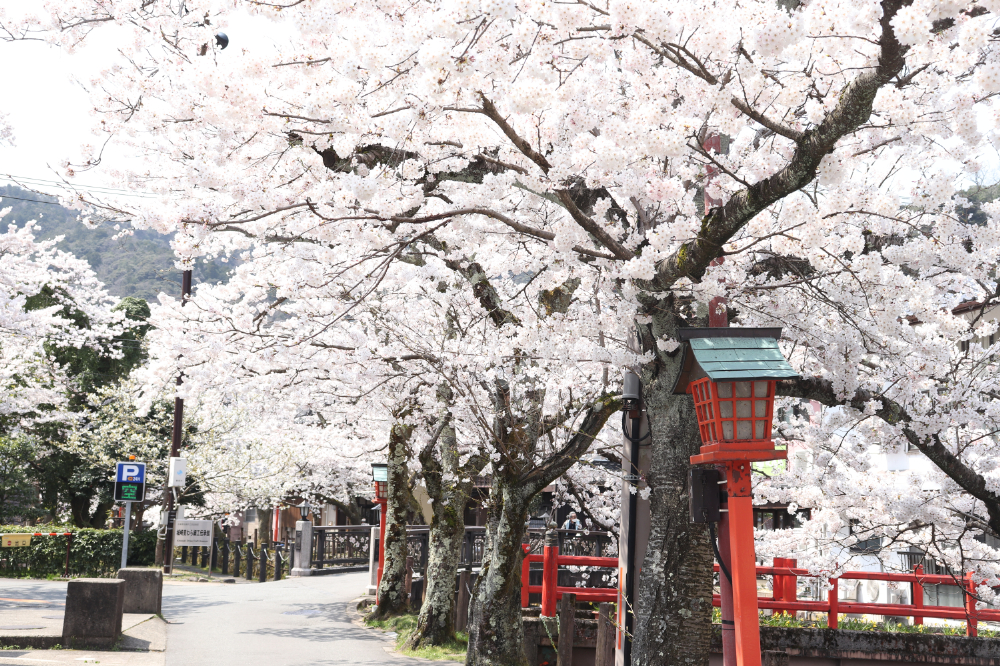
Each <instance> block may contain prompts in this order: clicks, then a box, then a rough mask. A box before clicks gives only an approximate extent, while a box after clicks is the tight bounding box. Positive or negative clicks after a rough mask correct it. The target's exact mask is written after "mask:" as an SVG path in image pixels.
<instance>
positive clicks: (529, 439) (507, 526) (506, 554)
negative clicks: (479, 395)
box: [466, 384, 621, 666]
mask: <svg viewBox="0 0 1000 666" xmlns="http://www.w3.org/2000/svg"><path fill="white" fill-rule="evenodd" d="M543 400H544V393H543V392H541V391H527V392H525V394H524V396H523V397H522V398H521V401H522V402H523V406H522V408H521V409H520V410H519V412H515V411H514V410H513V409H511V405H512V396H511V392H510V390H509V387H507V386H506V385H505V384H501V385H499V386H498V388H497V392H496V395H495V396H494V402H495V405H494V406H495V408H496V413H497V414H498V416H497V417H496V420H495V426H494V437H495V439H496V449H497V451H498V452H502V453H501V458H500V460H499V461H496V462H494V463H493V486H492V489H491V492H490V500H489V522H488V524H487V531H486V551H485V553H484V555H483V566H482V570H481V571H480V574H479V578H478V579H477V581H476V588H475V590H474V591H473V596H472V609H471V613H470V616H471V617H470V623H469V652H468V656H467V657H466V664H467V665H468V666H501V665H502V666H514V665H519V664H523V663H524V654H523V650H522V647H521V642H522V638H523V634H524V631H523V627H522V625H521V561H522V558H523V557H524V553H523V551H522V549H521V542H522V541H523V539H524V533H525V523H526V522H527V520H528V505H529V503H530V502H531V499H532V498H533V497H534V496H535V495H537V494H538V493H540V492H541V491H542V490H543V489H544V488H545V487H546V486H547V485H549V484H550V483H552V482H553V481H554V480H555V479H557V478H558V477H560V476H562V475H563V474H564V473H565V472H566V470H568V469H569V468H570V467H571V466H572V465H573V464H574V463H576V462H577V460H579V459H580V456H581V455H583V454H584V453H586V452H587V450H588V449H589V448H590V445H591V443H592V442H593V440H594V438H595V437H596V436H597V434H598V433H599V432H600V430H601V428H603V427H604V424H605V422H606V421H607V420H608V418H609V417H610V416H611V415H612V414H613V413H615V412H616V411H617V410H619V409H620V408H621V401H620V399H619V398H618V397H617V396H614V397H612V396H601V397H600V398H598V399H596V400H595V401H593V402H592V403H590V404H588V405H586V406H585V407H584V408H582V409H581V408H576V409H567V410H565V411H564V412H563V413H564V414H566V416H565V417H563V418H565V419H566V420H567V421H568V420H570V418H571V417H570V416H569V415H570V414H573V415H574V416H575V417H578V418H575V419H573V420H574V427H573V428H572V432H573V435H572V436H571V437H570V438H569V439H568V441H567V442H566V444H565V445H564V446H563V447H562V448H561V449H560V450H558V451H557V452H555V453H554V454H552V455H551V456H549V457H548V458H546V459H543V460H538V459H537V458H536V453H537V451H538V438H539V436H540V435H541V434H542V433H543V432H545V431H550V430H551V429H552V428H554V427H556V422H555V420H543V419H542V417H541V412H542V407H541V406H542V402H543ZM518 413H519V415H516V416H515V414H518Z"/></svg>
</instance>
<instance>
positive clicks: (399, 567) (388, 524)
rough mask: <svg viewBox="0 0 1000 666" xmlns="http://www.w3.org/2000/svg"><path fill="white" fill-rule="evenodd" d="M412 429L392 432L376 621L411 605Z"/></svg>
mask: <svg viewBox="0 0 1000 666" xmlns="http://www.w3.org/2000/svg"><path fill="white" fill-rule="evenodd" d="M412 434H413V427H412V426H410V425H406V424H403V423H397V424H396V425H394V426H393V427H392V430H391V431H390V433H389V461H388V465H389V470H388V472H389V482H388V503H387V506H386V516H385V547H384V549H383V552H384V553H385V564H384V565H383V567H382V580H381V581H380V582H379V586H378V605H377V606H376V607H375V610H374V611H373V612H372V616H373V617H374V618H376V619H384V618H389V617H393V616H395V615H402V614H403V613H405V612H406V611H407V610H408V609H409V607H410V605H409V599H408V598H407V595H406V509H407V505H408V504H409V495H410V486H409V483H408V481H409V478H408V477H409V472H408V471H407V464H406V461H407V459H408V458H409V442H410V436H411V435H412Z"/></svg>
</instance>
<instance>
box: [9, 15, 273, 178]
mask: <svg viewBox="0 0 1000 666" xmlns="http://www.w3.org/2000/svg"><path fill="white" fill-rule="evenodd" d="M30 5H31V2H29V1H27V0H0V8H2V9H4V10H5V11H6V12H7V13H8V15H17V14H18V13H19V12H23V11H25V10H26V8H27V7H29V6H30ZM220 29H221V30H224V31H225V32H226V34H227V35H229V37H230V47H229V49H227V52H226V53H227V55H229V56H230V57H238V56H239V55H240V54H241V50H242V49H249V48H258V49H260V48H265V49H267V48H273V45H274V42H275V38H276V37H278V36H280V35H281V34H282V33H283V32H284V31H283V30H282V28H281V26H280V25H276V24H275V23H273V22H271V21H268V20H266V19H262V18H255V17H250V16H247V15H245V14H237V15H235V16H231V17H229V18H228V19H227V21H226V24H225V25H224V26H222V27H221V28H220ZM115 30H116V29H115V28H114V27H110V26H102V27H101V29H100V33H101V35H100V37H101V38H100V39H97V40H88V41H86V42H85V43H84V44H85V46H84V47H82V48H79V49H78V50H77V51H76V52H74V53H73V54H72V55H67V54H66V53H65V52H63V51H62V50H61V49H59V48H56V47H53V46H49V45H48V44H45V43H43V42H37V41H28V42H13V43H12V42H4V41H0V63H3V66H4V70H3V77H2V83H0V89H2V91H3V93H2V94H0V112H3V113H8V114H9V120H10V123H11V125H12V126H13V127H14V140H15V146H14V147H13V148H11V147H7V146H0V185H7V184H10V180H7V179H6V178H7V174H11V175H14V176H23V177H28V178H33V179H44V180H59V179H60V178H63V177H65V174H64V169H63V168H62V167H61V165H62V163H63V161H64V160H67V159H68V160H70V161H72V162H77V161H79V160H78V157H79V154H80V153H79V146H80V145H82V144H85V143H93V144H94V145H99V143H100V142H101V141H103V140H104V139H103V137H102V138H100V139H95V138H94V135H93V134H92V133H91V131H90V128H91V126H92V125H93V124H94V122H95V117H94V116H93V115H91V113H90V105H89V97H88V94H87V92H86V91H85V90H84V88H83V85H82V84H81V83H80V81H89V80H90V79H91V77H92V76H93V75H94V73H95V72H98V71H100V70H101V69H103V68H104V67H105V66H106V64H107V63H110V62H111V60H112V59H113V58H114V56H115V39H114V38H115ZM234 45H235V46H236V47H237V48H238V49H240V50H233V46H234ZM123 159H125V160H127V159H128V156H127V155H124V154H122V153H121V151H120V150H117V149H116V148H115V146H114V144H113V143H112V144H110V145H109V146H108V147H107V148H106V149H105V153H104V163H105V164H110V163H111V162H119V163H120V161H121V160H123ZM72 182H73V183H74V184H75V185H76V186H78V187H82V188H86V186H88V185H92V186H101V185H106V184H107V183H106V182H105V181H104V179H103V178H102V175H101V171H100V167H98V168H97V169H95V170H93V171H90V172H85V173H81V174H79V175H78V176H77V177H76V178H74V179H73V181H72ZM32 185H33V187H34V189H44V186H43V185H42V184H41V183H37V182H36V181H32Z"/></svg>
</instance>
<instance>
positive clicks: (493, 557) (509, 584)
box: [465, 474, 535, 666]
mask: <svg viewBox="0 0 1000 666" xmlns="http://www.w3.org/2000/svg"><path fill="white" fill-rule="evenodd" d="M512 476H513V477H514V478H511V477H512ZM534 495H535V492H532V491H531V489H530V488H527V487H525V486H524V485H523V484H520V483H518V479H517V478H516V475H508V474H494V477H493V488H492V489H491V493H490V504H489V517H488V520H487V529H486V549H485V552H484V556H483V565H482V569H481V571H480V572H479V578H478V580H477V581H476V587H475V589H474V590H473V599H472V610H471V613H470V618H469V653H468V656H467V657H466V661H465V663H466V664H467V665H468V666H473V665H476V666H480V665H481V666H494V665H496V666H499V665H501V664H503V665H504V666H514V665H515V664H523V663H524V654H523V653H522V649H521V641H522V639H523V635H524V629H523V627H522V626H521V560H522V559H523V557H524V551H522V550H521V541H522V539H523V538H524V532H525V527H524V524H525V522H527V520H528V503H529V502H530V501H531V498H532V497H534Z"/></svg>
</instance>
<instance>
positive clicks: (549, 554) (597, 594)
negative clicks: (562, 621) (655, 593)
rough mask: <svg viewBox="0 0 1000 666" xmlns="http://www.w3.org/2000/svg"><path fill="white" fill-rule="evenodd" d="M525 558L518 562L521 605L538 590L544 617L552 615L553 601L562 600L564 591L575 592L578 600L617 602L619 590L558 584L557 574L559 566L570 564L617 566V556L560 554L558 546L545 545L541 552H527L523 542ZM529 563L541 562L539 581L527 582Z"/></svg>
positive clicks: (579, 565) (573, 565)
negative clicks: (540, 579)
mask: <svg viewBox="0 0 1000 666" xmlns="http://www.w3.org/2000/svg"><path fill="white" fill-rule="evenodd" d="M522 547H523V548H524V552H525V555H524V561H523V562H522V563H521V608H527V607H528V595H529V594H531V593H533V592H534V593H539V592H540V593H541V595H542V615H544V616H545V617H555V614H556V600H558V599H561V598H562V595H563V594H566V593H570V594H575V595H576V598H577V601H592V602H601V601H610V602H616V601H618V590H617V589H614V588H612V589H609V588H606V587H560V586H559V584H558V573H559V567H560V566H570V567H609V568H611V569H617V568H618V558H617V557H586V556H583V555H560V554H559V546H545V548H544V549H543V553H542V554H541V555H530V554H528V548H529V546H528V545H527V544H525V545H524V546H522ZM532 562H541V563H542V564H543V565H544V568H543V571H542V584H541V585H529V584H528V569H529V567H530V565H531V563H532Z"/></svg>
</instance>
